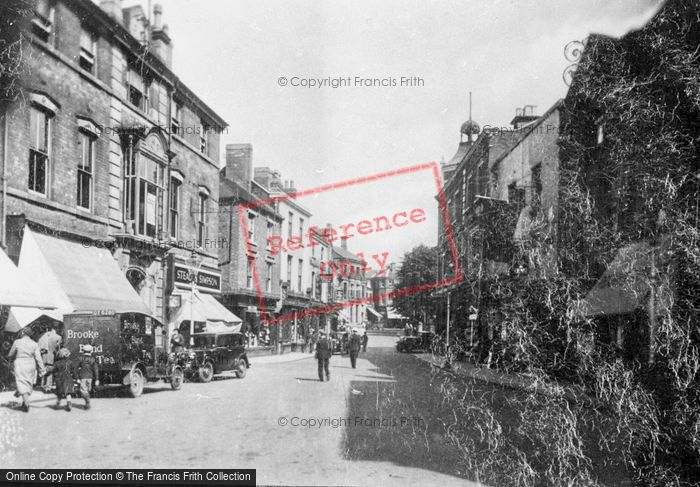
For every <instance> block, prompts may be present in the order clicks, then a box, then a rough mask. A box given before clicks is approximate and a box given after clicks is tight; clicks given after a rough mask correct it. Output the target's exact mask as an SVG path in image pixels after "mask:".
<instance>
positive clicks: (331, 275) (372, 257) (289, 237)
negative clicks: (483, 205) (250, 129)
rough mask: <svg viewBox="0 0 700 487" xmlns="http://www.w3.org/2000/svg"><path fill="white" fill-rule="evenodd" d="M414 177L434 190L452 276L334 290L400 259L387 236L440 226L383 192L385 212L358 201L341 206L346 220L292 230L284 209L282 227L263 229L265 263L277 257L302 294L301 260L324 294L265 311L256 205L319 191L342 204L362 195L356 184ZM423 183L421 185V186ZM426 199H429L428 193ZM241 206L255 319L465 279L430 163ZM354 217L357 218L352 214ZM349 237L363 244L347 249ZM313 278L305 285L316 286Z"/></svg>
mask: <svg viewBox="0 0 700 487" xmlns="http://www.w3.org/2000/svg"><path fill="white" fill-rule="evenodd" d="M416 176H420V177H421V180H422V181H429V182H430V185H429V187H428V188H427V189H428V190H429V193H430V194H431V195H433V196H434V195H437V196H436V197H437V201H438V212H439V215H440V217H441V220H442V225H443V226H444V231H445V235H446V236H447V240H448V245H449V251H450V252H449V253H450V258H451V259H452V265H453V269H454V271H455V272H454V275H455V276H456V277H452V278H449V279H443V280H440V281H436V282H431V283H424V284H422V285H419V286H416V287H412V288H403V289H398V290H393V291H390V292H386V293H383V294H378V295H371V296H364V295H363V293H358V292H351V293H347V292H343V293H341V294H338V293H336V292H334V291H335V290H336V288H338V287H340V286H342V285H343V283H344V280H346V279H348V278H352V277H353V276H355V277H357V276H358V275H363V276H367V275H368V274H369V273H371V275H372V276H384V275H386V272H387V270H388V265H389V264H390V263H391V262H396V261H398V260H399V259H400V258H401V256H400V255H392V252H391V250H390V248H389V246H390V242H391V240H392V237H393V238H394V240H396V239H397V238H398V239H401V238H405V237H402V235H401V234H400V232H404V233H403V236H407V235H408V233H406V232H416V231H424V230H425V228H424V227H425V226H426V225H430V224H431V223H432V224H434V225H435V226H434V227H433V228H434V229H437V224H436V223H435V222H431V221H430V218H429V216H428V215H429V212H428V211H426V208H424V207H421V206H420V205H416V204H415V203H413V204H408V205H406V204H403V205H402V204H401V203H400V202H395V203H394V204H393V205H392V202H391V198H380V199H381V201H382V203H381V205H382V206H383V207H384V208H383V210H384V211H382V208H376V205H374V206H372V207H370V208H366V209H365V211H364V212H363V211H362V208H361V205H359V204H357V205H351V206H350V207H349V208H348V209H347V211H343V213H344V215H343V217H342V219H343V220H345V221H343V222H342V223H339V224H327V225H326V226H318V225H313V224H312V225H309V226H308V227H306V226H304V221H303V218H302V217H299V218H298V220H299V225H298V226H297V227H296V228H295V227H294V226H293V225H292V222H291V221H289V217H292V218H293V216H294V215H293V214H292V213H291V212H290V213H289V217H287V215H285V214H283V215H282V217H287V218H288V221H287V223H286V225H285V231H284V232H282V231H277V232H274V231H272V232H271V231H270V228H274V227H268V232H267V235H266V236H265V237H266V238H265V249H264V253H265V258H266V262H275V259H279V263H280V266H281V264H282V263H286V267H285V271H286V276H284V275H280V280H281V281H282V282H284V281H285V277H286V278H287V279H286V285H287V286H288V287H293V286H294V285H295V284H297V283H298V284H297V286H296V287H298V288H299V289H295V291H296V293H297V295H300V294H301V295H304V294H305V293H304V292H303V290H304V286H303V285H302V277H301V273H302V266H303V265H312V266H314V267H313V268H314V269H315V270H317V271H318V273H316V272H315V271H314V272H312V273H307V274H311V275H313V280H314V281H316V282H321V283H326V284H327V286H328V287H327V292H326V293H323V297H322V296H317V299H315V300H314V301H315V302H316V305H315V306H310V307H308V308H307V309H304V310H303V311H294V312H289V313H275V311H276V310H270V309H268V308H269V306H266V304H265V293H264V292H263V289H265V291H266V292H268V294H269V291H270V284H269V281H270V279H271V276H270V275H269V270H268V275H265V281H266V282H265V286H263V282H262V279H261V270H260V269H259V266H258V265H256V258H257V257H258V251H257V249H258V248H259V245H258V243H256V242H255V241H253V239H254V238H255V232H254V225H255V222H254V221H252V216H251V215H255V214H256V213H257V212H256V210H258V209H259V208H260V207H271V208H275V209H276V210H277V211H281V207H282V206H284V204H285V203H284V202H286V204H287V205H289V206H290V207H295V206H298V205H300V204H303V201H304V199H305V198H307V199H308V200H314V201H315V202H316V203H317V204H318V203H319V197H320V196H326V197H328V196H331V197H332V196H333V195H339V197H342V198H343V201H344V202H345V201H353V198H352V193H353V191H354V192H355V193H359V192H360V191H358V190H360V188H363V187H364V188H367V187H368V186H370V185H375V186H376V188H377V189H378V191H379V192H382V190H386V188H390V187H394V188H396V187H399V188H400V187H401V185H400V184H396V183H397V180H399V179H400V178H402V177H403V178H409V179H410V180H412V181H413V182H415V181H416ZM433 184H434V187H433ZM392 185H393V186H392ZM422 189H423V190H425V189H426V188H422ZM340 193H342V196H340ZM364 196H366V195H364ZM430 199H431V200H432V198H430ZM362 200H366V198H363V196H362V195H359V196H358V198H357V199H356V201H362ZM432 201H434V200H432ZM336 202H337V201H336ZM384 202H386V204H384ZM392 206H393V207H392ZM238 211H239V219H240V223H241V230H242V233H243V236H244V239H245V248H246V253H247V258H248V264H249V267H248V268H249V273H250V274H251V275H252V276H251V277H252V281H253V286H254V288H255V292H256V295H257V298H258V308H259V311H260V319H261V321H262V322H263V323H265V324H266V325H271V324H276V323H280V322H283V321H288V320H292V319H294V318H295V317H296V318H303V317H305V316H310V315H315V314H321V313H329V312H332V311H338V310H341V309H343V308H350V307H352V306H354V305H360V304H370V303H373V302H381V301H383V300H386V299H388V298H393V297H396V296H402V295H409V294H416V293H421V292H428V291H430V290H433V289H436V288H440V287H444V286H449V285H451V284H455V283H457V282H459V281H461V279H462V277H461V276H462V273H461V269H460V262H459V259H458V258H457V249H456V246H455V243H454V235H453V232H452V226H451V224H450V220H449V212H448V209H447V203H446V201H445V196H444V194H443V191H442V184H441V181H440V170H439V166H438V164H437V163H435V162H430V163H426V164H420V165H416V166H410V167H405V168H401V169H395V170H391V171H386V172H382V173H379V174H375V175H372V176H366V177H359V178H354V179H350V180H347V181H342V182H338V183H334V184H327V185H323V186H320V187H317V188H313V189H308V190H304V191H295V192H291V193H286V192H280V193H279V194H275V195H274V196H272V197H270V198H267V199H260V200H255V201H251V202H247V203H244V204H241V205H240V206H239V209H238ZM356 215H357V216H356ZM353 216H355V217H354V218H353ZM348 242H352V244H353V248H361V249H362V250H356V251H350V250H349V249H348V247H347V243H348ZM321 248H324V249H326V250H327V251H326V252H325V253H324V252H323V251H320V252H319V250H320V249H321ZM295 263H298V267H297V268H296V269H297V273H296V274H297V279H295V280H293V279H292V277H291V276H292V272H291V270H292V269H291V266H293V265H295ZM316 282H312V283H307V284H311V285H312V286H315V285H316ZM311 289H312V288H311V287H307V288H306V290H307V294H308V293H310V291H311ZM343 289H345V288H343ZM288 291H289V289H288ZM339 296H340V298H339ZM324 298H325V299H324ZM275 314H277V316H275Z"/></svg>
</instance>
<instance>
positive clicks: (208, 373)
mask: <svg viewBox="0 0 700 487" xmlns="http://www.w3.org/2000/svg"><path fill="white" fill-rule="evenodd" d="M197 375H198V376H199V380H200V381H202V382H211V379H212V377H214V364H212V363H211V362H204V365H202V366H201V367H200V368H199V370H198V371H197Z"/></svg>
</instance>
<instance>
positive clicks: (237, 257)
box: [218, 144, 284, 334]
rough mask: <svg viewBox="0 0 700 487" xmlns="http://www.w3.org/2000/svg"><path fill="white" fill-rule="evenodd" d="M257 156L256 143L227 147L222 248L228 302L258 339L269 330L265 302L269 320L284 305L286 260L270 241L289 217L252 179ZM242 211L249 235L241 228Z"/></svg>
mask: <svg viewBox="0 0 700 487" xmlns="http://www.w3.org/2000/svg"><path fill="white" fill-rule="evenodd" d="M252 151H253V148H252V146H251V145H250V144H228V145H227V146H226V167H225V168H223V169H222V170H221V177H220V195H219V214H218V219H219V229H220V232H221V238H222V241H223V242H224V243H225V245H223V246H222V247H221V248H220V249H219V267H220V269H221V273H222V288H223V289H222V302H223V303H224V305H225V306H226V307H227V308H228V309H229V310H231V311H232V312H233V313H235V314H236V315H237V316H239V317H240V318H242V319H243V322H244V330H245V331H250V332H252V333H254V334H258V333H259V332H260V331H261V326H263V325H264V323H261V317H262V318H264V316H261V315H262V312H263V310H262V309H260V300H262V304H263V307H264V311H265V312H267V314H268V318H270V317H273V316H274V313H275V311H276V309H277V307H278V305H279V303H280V298H281V288H280V261H281V258H284V256H282V255H281V254H275V253H273V252H272V248H271V246H270V242H269V240H268V237H269V236H271V235H280V233H281V227H282V221H283V218H282V215H280V214H279V213H278V212H277V210H276V209H275V207H274V205H271V204H260V202H261V201H265V200H267V199H268V198H269V197H270V192H269V190H268V189H267V188H265V187H264V186H262V185H260V184H259V183H257V182H256V181H254V180H251V179H250V178H251V175H252V164H253V162H252ZM242 209H244V215H243V217H244V218H245V222H246V228H245V230H244V228H243V226H242V223H241V216H240V211H241V210H242ZM256 276H257V284H256Z"/></svg>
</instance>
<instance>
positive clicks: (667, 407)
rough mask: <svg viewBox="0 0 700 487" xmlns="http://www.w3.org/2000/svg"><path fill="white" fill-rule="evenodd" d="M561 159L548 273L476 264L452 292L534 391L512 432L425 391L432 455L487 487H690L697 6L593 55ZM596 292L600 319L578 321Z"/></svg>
mask: <svg viewBox="0 0 700 487" xmlns="http://www.w3.org/2000/svg"><path fill="white" fill-rule="evenodd" d="M559 144H560V159H561V160H560V181H559V185H560V188H559V201H558V208H557V219H556V222H555V223H556V228H555V238H554V239H553V240H554V241H553V243H554V246H555V253H554V255H555V262H556V265H555V266H554V269H553V272H537V271H538V269H537V266H538V265H540V264H537V262H536V261H537V259H535V262H536V265H535V268H534V269H533V268H530V269H529V271H528V273H527V274H525V275H512V274H508V273H502V272H501V273H499V272H491V273H489V272H485V271H484V268H483V267H479V265H478V263H476V262H475V263H474V265H470V266H467V267H468V269H469V274H468V276H467V281H468V283H465V286H467V284H468V285H469V288H470V289H471V290H472V291H471V292H472V294H475V295H478V299H479V301H480V305H479V312H480V314H481V313H483V312H494V313H497V314H498V319H497V320H494V321H497V322H498V328H497V331H496V333H495V334H494V340H493V342H492V343H490V344H489V346H490V356H491V357H493V360H492V362H491V363H492V365H494V366H495V367H496V368H498V369H499V371H501V372H513V373H519V374H522V375H521V377H525V378H527V380H528V381H529V382H530V383H531V384H532V385H531V386H530V387H529V388H528V389H527V390H526V391H525V392H524V393H522V394H521V393H520V392H513V393H512V394H510V395H509V396H508V407H509V408H510V410H511V411H517V415H516V416H515V417H513V416H512V415H511V416H505V415H504V414H503V411H502V409H503V403H502V402H500V403H498V402H494V401H489V400H488V399H487V398H485V397H483V396H482V397H469V391H466V392H465V390H464V389H463V388H461V387H459V386H457V385H456V382H455V381H454V380H453V379H452V378H451V377H449V376H444V375H441V376H436V377H438V378H437V379H436V380H437V385H436V387H439V388H440V391H441V393H442V397H443V402H445V403H449V404H450V405H451V406H452V408H453V413H454V414H453V415H452V418H446V419H445V426H444V430H445V438H447V439H448V441H450V442H451V443H452V444H453V445H454V446H455V447H458V448H460V449H461V450H462V452H463V456H464V458H465V462H466V466H467V470H468V471H469V472H471V476H472V477H474V478H478V479H480V480H481V481H483V482H486V483H487V484H490V485H518V486H540V485H557V486H558V485H571V486H573V485H610V484H613V483H615V482H620V481H622V480H624V479H628V480H631V481H633V482H634V483H635V484H636V485H654V486H656V485H659V486H661V485H663V486H666V485H678V486H691V485H693V486H694V485H700V327H699V325H698V309H699V307H700V302H699V300H700V248H699V245H698V243H699V242H698V238H699V225H698V223H699V222H698V204H699V201H700V195H699V191H698V187H699V185H698V182H699V180H700V0H669V1H668V2H667V3H666V4H665V5H664V6H663V7H662V10H661V11H660V12H659V13H658V14H657V15H656V16H655V17H654V18H653V19H652V20H651V21H650V22H649V24H648V25H647V26H645V27H644V28H643V29H642V30H639V31H636V32H632V33H630V34H628V35H627V36H625V37H623V38H622V39H619V40H616V39H611V38H606V37H599V36H592V37H591V38H589V40H588V43H587V46H586V50H585V53H584V56H583V58H582V59H581V62H580V64H579V66H578V70H577V72H576V75H575V78H574V81H573V84H572V86H571V89H570V91H569V93H568V95H567V97H566V99H565V101H564V104H563V106H562V108H561V126H560V140H559ZM486 234H488V232H486ZM548 238H549V237H546V238H545V237H543V236H542V235H538V234H537V232H534V233H533V234H531V235H529V240H528V241H527V242H526V245H521V244H517V243H516V244H517V245H520V250H519V253H520V255H521V256H528V255H529V256H532V255H536V254H538V253H539V255H542V254H544V253H548V252H550V243H548ZM540 263H541V261H540ZM594 288H599V291H600V293H602V294H603V295H605V294H606V293H608V298H609V299H610V300H612V301H617V302H612V303H609V305H610V307H611V308H615V307H616V309H617V310H616V311H615V312H614V313H612V312H608V311H606V309H605V308H606V306H607V305H606V306H602V307H600V309H598V310H597V311H592V312H591V311H589V312H586V311H585V306H582V305H584V304H585V303H586V302H587V299H588V297H589V296H590V293H591V291H592V289H594ZM474 290H476V291H474ZM620 293H622V294H620ZM623 294H624V295H626V296H627V298H628V302H627V307H625V306H622V304H621V303H620V302H619V301H621V300H622V298H621V297H620V296H622V295H623ZM466 303H467V301H465V306H466ZM630 303H631V304H630ZM611 329H614V330H615V331H612V332H611V331H610V330H611ZM440 377H441V378H440ZM545 391H546V392H545ZM615 467H617V468H615ZM611 469H612V470H611Z"/></svg>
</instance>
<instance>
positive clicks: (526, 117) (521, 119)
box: [510, 105, 540, 130]
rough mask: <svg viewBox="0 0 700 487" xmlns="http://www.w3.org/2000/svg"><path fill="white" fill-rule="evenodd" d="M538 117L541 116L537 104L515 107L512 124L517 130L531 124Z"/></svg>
mask: <svg viewBox="0 0 700 487" xmlns="http://www.w3.org/2000/svg"><path fill="white" fill-rule="evenodd" d="M538 118H540V117H539V115H537V105H525V106H524V107H522V108H516V109H515V118H513V120H511V121H510V124H511V125H512V126H513V128H514V129H515V130H518V129H521V128H523V127H525V126H526V125H529V124H531V123H532V122H534V121H535V120H537V119H538Z"/></svg>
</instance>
